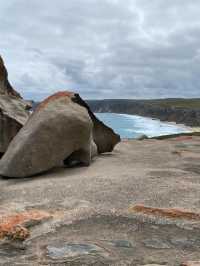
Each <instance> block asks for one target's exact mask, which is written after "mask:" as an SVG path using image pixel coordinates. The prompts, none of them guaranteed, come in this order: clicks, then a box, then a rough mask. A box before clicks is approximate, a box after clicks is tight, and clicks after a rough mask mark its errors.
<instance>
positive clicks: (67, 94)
mask: <svg viewBox="0 0 200 266" xmlns="http://www.w3.org/2000/svg"><path fill="white" fill-rule="evenodd" d="M73 96H74V93H73V92H70V91H59V92H57V93H55V94H53V95H51V96H49V97H48V98H46V99H45V100H44V101H43V102H41V103H40V104H39V105H38V107H37V108H36V111H39V110H41V109H43V108H44V107H45V106H47V105H48V103H50V102H52V101H55V100H57V99H59V98H63V97H69V98H72V97H73Z"/></svg>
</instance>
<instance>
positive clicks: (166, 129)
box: [96, 113, 192, 138]
mask: <svg viewBox="0 0 200 266" xmlns="http://www.w3.org/2000/svg"><path fill="white" fill-rule="evenodd" d="M96 116H97V117H98V118H99V119H100V120H102V121H103V122H104V123H105V124H107V125H108V126H109V127H111V128H113V129H114V131H115V132H116V133H118V134H120V136H121V137H122V138H137V137H138V136H139V135H141V134H145V135H147V136H148V137H155V136H162V135H168V134H176V133H182V132H191V131H192V130H191V129H190V128H189V127H186V126H184V125H178V124H176V123H169V122H161V121H160V120H157V119H152V118H147V117H142V116H138V115H128V114H115V113H96Z"/></svg>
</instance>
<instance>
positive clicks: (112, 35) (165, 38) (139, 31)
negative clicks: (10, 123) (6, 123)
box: [0, 0, 200, 100]
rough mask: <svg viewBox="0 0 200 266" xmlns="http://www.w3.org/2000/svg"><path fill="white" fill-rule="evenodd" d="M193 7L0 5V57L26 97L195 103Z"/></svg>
mask: <svg viewBox="0 0 200 266" xmlns="http://www.w3.org/2000/svg"><path fill="white" fill-rule="evenodd" d="M199 14H200V2H199V0H193V1H188V0H168V1H166V0H151V1H149V0H126V1H123V0H73V1H66V0H56V1H49V0H48V1H47V0H42V1H41V0H29V1H27V0H9V1H1V2H0V33H1V38H0V54H1V55H2V56H3V58H4V60H5V63H6V65H7V68H8V71H9V79H10V81H11V83H12V84H13V85H14V87H15V88H17V89H18V91H19V92H20V93H21V94H22V95H23V96H24V97H26V98H28V99H35V100H41V99H42V98H44V97H46V96H48V95H49V94H51V93H53V92H55V91H58V90H65V89H67V90H73V91H77V92H79V93H80V94H81V95H82V96H83V97H84V98H88V99H102V98H163V97H200V85H199V84H200V73H199V68H200V67H199V65H200V19H199Z"/></svg>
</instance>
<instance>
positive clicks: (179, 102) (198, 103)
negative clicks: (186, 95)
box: [142, 98, 200, 109]
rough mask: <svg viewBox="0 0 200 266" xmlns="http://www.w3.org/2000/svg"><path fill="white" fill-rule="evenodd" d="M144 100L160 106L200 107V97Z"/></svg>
mask: <svg viewBox="0 0 200 266" xmlns="http://www.w3.org/2000/svg"><path fill="white" fill-rule="evenodd" d="M142 101H143V102H146V103H148V104H152V105H154V106H155V105H157V106H160V107H176V108H189V109H191V108H192V109H193V108H194V109H200V98H198V99H178V98H177V99H176V98H169V99H155V100H142Z"/></svg>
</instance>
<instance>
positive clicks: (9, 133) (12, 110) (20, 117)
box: [0, 56, 30, 156]
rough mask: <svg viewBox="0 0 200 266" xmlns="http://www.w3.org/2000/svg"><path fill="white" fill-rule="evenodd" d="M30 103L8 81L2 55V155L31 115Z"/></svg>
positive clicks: (0, 98) (0, 83) (0, 61)
mask: <svg viewBox="0 0 200 266" xmlns="http://www.w3.org/2000/svg"><path fill="white" fill-rule="evenodd" d="M29 107H30V106H29V104H28V103H27V102H26V101H24V100H23V99H22V98H21V96H20V94H19V93H17V92H16V91H15V90H14V89H13V88H12V87H11V85H10V83H9V81H8V73H7V70H6V67H5V65H4V62H3V59H2V58H1V56H0V156H1V155H2V154H3V153H4V152H5V151H6V149H7V147H8V145H9V143H10V142H11V140H12V139H13V137H14V136H15V135H16V134H17V132H18V131H19V130H20V128H21V127H22V126H23V125H24V123H25V122H26V121H27V119H28V117H29V112H28V111H27V109H28V108H29Z"/></svg>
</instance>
